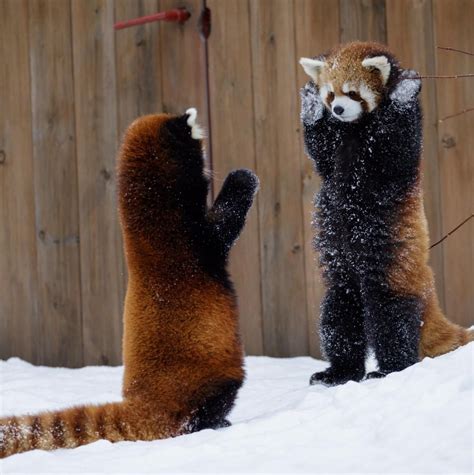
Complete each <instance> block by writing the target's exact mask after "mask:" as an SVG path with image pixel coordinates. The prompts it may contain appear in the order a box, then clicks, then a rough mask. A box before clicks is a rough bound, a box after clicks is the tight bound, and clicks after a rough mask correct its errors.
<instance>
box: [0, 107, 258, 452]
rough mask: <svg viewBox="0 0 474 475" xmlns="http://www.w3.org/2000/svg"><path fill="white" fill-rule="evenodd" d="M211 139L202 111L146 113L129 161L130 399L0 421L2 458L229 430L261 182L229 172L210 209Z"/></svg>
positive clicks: (125, 173)
mask: <svg viewBox="0 0 474 475" xmlns="http://www.w3.org/2000/svg"><path fill="white" fill-rule="evenodd" d="M201 138H202V136H201V133H200V129H199V127H198V125H197V124H196V110H195V109H190V110H188V111H187V113H186V114H185V115H183V116H180V117H174V116H170V115H165V114H163V115H150V116H145V117H141V118H139V119H137V120H136V121H135V122H134V123H133V124H132V125H131V126H130V127H129V128H128V130H127V132H126V134H125V138H124V141H123V144H122V148H121V151H120V153H119V156H118V198H119V212H120V219H121V224H122V232H123V237H124V246H125V254H126V259H127V265H128V275H129V281H128V288H127V296H126V301H125V309H124V337H123V359H124V366H125V374H124V381H123V401H122V402H119V403H111V404H104V405H98V406H92V405H91V406H82V407H73V408H70V409H65V410H60V411H56V412H47V413H43V414H38V415H29V416H22V417H6V418H5V417H4V418H1V419H0V457H6V456H9V455H12V454H15V453H19V452H24V451H27V450H32V449H43V450H51V449H57V448H72V447H77V446H80V445H83V444H88V443H91V442H94V441H96V440H99V439H106V440H109V441H111V442H117V441H122V440H132V441H135V440H154V439H161V438H166V437H173V436H177V435H180V434H185V433H189V432H193V431H197V430H200V429H204V428H219V427H225V426H227V425H229V423H228V422H227V421H226V419H225V418H226V416H227V414H228V413H229V411H230V410H231V408H232V406H233V404H234V400H235V398H236V395H237V391H238V390H239V388H240V386H241V385H242V382H243V379H244V370H243V353H242V347H241V343H240V338H239V333H238V313H237V303H236V296H235V292H234V290H233V286H232V283H231V281H230V278H229V275H228V273H227V270H226V266H227V257H228V253H229V250H230V248H231V246H232V244H233V243H234V241H235V240H236V239H237V237H238V235H239V234H240V232H241V230H242V228H243V226H244V223H245V218H246V214H247V212H248V210H249V208H250V206H251V204H252V201H253V197H254V194H255V192H256V189H257V187H258V179H257V177H256V176H255V175H254V174H253V173H252V172H250V171H248V170H237V171H234V172H232V173H230V174H229V176H228V177H227V179H226V181H225V183H224V185H223V187H222V190H221V192H220V194H219V195H218V197H217V199H216V201H215V203H214V205H213V207H212V208H211V209H208V208H207V205H206V198H207V194H208V186H209V183H208V180H207V179H206V177H205V174H204V172H203V152H202V143H201Z"/></svg>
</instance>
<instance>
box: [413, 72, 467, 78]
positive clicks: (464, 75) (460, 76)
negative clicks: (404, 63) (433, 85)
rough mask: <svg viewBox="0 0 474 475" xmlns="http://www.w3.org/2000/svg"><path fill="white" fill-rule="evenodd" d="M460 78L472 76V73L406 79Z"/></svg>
mask: <svg viewBox="0 0 474 475" xmlns="http://www.w3.org/2000/svg"><path fill="white" fill-rule="evenodd" d="M460 78H474V73H469V74H453V75H452V76H429V75H428V76H413V77H408V78H406V79H460Z"/></svg>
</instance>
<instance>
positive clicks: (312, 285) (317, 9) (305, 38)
mask: <svg viewBox="0 0 474 475" xmlns="http://www.w3.org/2000/svg"><path fill="white" fill-rule="evenodd" d="M338 7H339V4H338V3H337V2H334V1H333V0H303V1H298V2H295V13H294V15H295V30H296V60H297V61H298V60H299V58H301V57H303V56H304V57H313V56H316V55H318V54H321V53H324V52H325V51H327V50H329V49H331V48H332V47H333V46H336V45H337V44H338V42H339V8H338ZM323 19H324V21H322V20H323ZM296 67H297V78H298V88H300V87H302V86H303V85H304V84H305V83H306V82H307V81H308V80H309V78H308V76H307V75H306V74H305V72H304V71H303V68H301V67H300V66H299V64H298V65H296ZM296 92H298V91H296ZM299 135H300V141H299V144H300V147H299V151H300V153H299V155H300V160H301V165H300V166H301V182H302V185H301V186H302V206H303V227H304V255H305V274H306V309H307V310H306V312H307V315H308V332H309V348H310V354H311V355H312V356H315V357H320V356H321V351H320V347H319V335H318V333H319V306H320V303H321V299H322V297H323V295H324V284H323V281H322V278H321V272H320V269H319V265H318V262H317V256H316V254H315V251H314V250H313V245H312V243H313V234H314V230H313V226H312V217H313V213H314V196H315V193H316V191H317V190H318V189H319V187H320V179H319V177H318V176H317V174H316V173H315V171H314V166H313V162H312V160H310V159H308V157H307V156H306V155H305V152H304V144H303V134H302V129H301V131H300V134H299Z"/></svg>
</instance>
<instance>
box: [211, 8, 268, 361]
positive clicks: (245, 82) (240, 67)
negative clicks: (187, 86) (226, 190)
mask: <svg viewBox="0 0 474 475" xmlns="http://www.w3.org/2000/svg"><path fill="white" fill-rule="evenodd" d="M207 4H208V7H209V8H210V9H211V11H212V14H213V21H212V34H211V36H210V38H209V42H208V55H209V90H210V91H211V94H210V110H211V114H210V116H211V128H212V133H213V137H214V140H213V142H212V147H213V150H212V157H213V177H214V187H215V194H217V193H218V192H219V189H220V187H221V185H222V183H223V180H224V179H225V177H226V175H227V173H228V172H229V171H230V170H232V169H235V168H242V167H246V168H250V169H253V170H255V169H256V162H255V140H254V117H253V95H252V58H251V50H250V31H249V30H250V25H249V10H248V3H247V2H243V1H240V0H228V1H226V2H222V1H220V0H211V1H208V2H207ZM259 251H260V249H259V229H258V203H257V202H255V203H254V205H253V208H252V210H251V212H250V214H249V217H248V219H247V223H246V226H245V229H244V231H243V233H242V235H241V237H240V239H239V241H238V243H237V245H236V247H235V248H234V249H233V250H232V254H231V266H230V271H231V275H232V279H233V281H234V283H235V287H236V290H237V294H238V299H239V312H240V327H241V331H242V335H243V340H244V345H245V350H246V352H247V353H248V354H252V355H260V354H263V335H262V309H261V307H262V301H261V292H260V290H261V287H260V286H261V280H260V256H259Z"/></svg>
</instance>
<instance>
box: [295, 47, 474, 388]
mask: <svg viewBox="0 0 474 475" xmlns="http://www.w3.org/2000/svg"><path fill="white" fill-rule="evenodd" d="M300 63H301V65H302V66H303V68H304V70H305V71H306V73H307V74H308V75H309V76H310V77H311V79H312V80H311V81H310V82H309V83H307V84H306V86H305V87H304V88H303V89H302V91H301V97H302V111H301V120H302V122H303V126H304V141H305V146H306V151H307V153H308V155H309V157H310V158H311V159H312V160H314V164H315V168H316V171H317V172H318V173H319V175H321V178H322V185H321V190H320V192H319V193H318V195H317V198H316V203H315V204H316V212H315V227H316V230H317V236H316V239H315V247H316V249H317V250H318V251H319V256H320V264H321V267H322V269H323V275H324V279H325V283H326V286H327V293H326V296H325V298H324V300H323V303H322V305H321V342H322V346H323V350H324V353H325V355H326V357H327V358H328V360H329V362H330V367H329V368H328V369H327V370H325V371H323V372H318V373H315V374H314V375H313V376H312V377H311V381H310V382H311V384H316V383H322V384H326V385H334V384H340V383H344V382H346V381H349V380H355V381H359V380H361V379H362V378H363V377H364V375H365V359H366V355H367V351H368V348H369V347H371V348H372V349H373V351H374V353H375V356H376V358H377V360H378V365H379V368H378V371H376V372H373V373H369V374H368V375H367V377H381V376H383V375H385V374H387V373H390V372H392V371H400V370H402V369H404V368H406V367H407V366H409V365H411V364H413V363H415V362H416V361H418V360H419V358H420V357H424V356H431V357H433V356H437V355H441V354H443V353H446V352H448V351H451V350H453V349H455V348H457V347H459V346H461V345H464V344H466V343H467V342H469V341H472V340H473V332H470V331H468V330H465V329H464V328H461V327H460V326H458V325H455V324H454V323H452V322H450V321H449V320H448V319H446V318H445V316H444V315H443V313H442V311H441V309H440V306H439V303H438V299H437V296H436V293H435V288H434V280H433V273H432V271H431V269H430V267H429V266H428V254H429V240H428V231H427V223H426V218H425V213H424V209H423V192H422V188H421V177H420V158H421V147H422V115H421V110H420V104H419V99H418V94H419V92H420V89H421V81H420V79H417V77H418V75H417V74H416V73H415V72H414V71H407V70H403V69H401V67H400V66H399V64H398V62H397V60H396V59H395V57H394V56H393V55H392V54H391V53H390V51H389V50H388V49H387V48H386V47H385V46H383V45H380V44H375V43H362V42H354V43H349V44H346V45H343V46H340V47H339V48H337V49H335V50H333V51H331V52H330V53H328V54H327V55H323V56H320V57H318V58H315V59H309V58H302V59H301V60H300Z"/></svg>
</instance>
